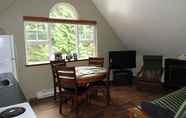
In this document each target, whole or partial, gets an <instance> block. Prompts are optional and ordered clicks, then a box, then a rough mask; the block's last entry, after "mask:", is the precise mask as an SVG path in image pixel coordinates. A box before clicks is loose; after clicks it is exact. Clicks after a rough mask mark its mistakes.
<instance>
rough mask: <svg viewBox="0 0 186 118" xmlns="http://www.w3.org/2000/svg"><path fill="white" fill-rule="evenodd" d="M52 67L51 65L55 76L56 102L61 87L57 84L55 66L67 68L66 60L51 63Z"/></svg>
mask: <svg viewBox="0 0 186 118" xmlns="http://www.w3.org/2000/svg"><path fill="white" fill-rule="evenodd" d="M50 65H51V68H52V75H53V86H54V99H55V100H56V98H57V90H59V86H58V84H57V83H58V82H57V74H56V70H55V66H56V65H60V66H66V62H65V60H61V61H50Z"/></svg>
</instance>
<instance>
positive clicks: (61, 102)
mask: <svg viewBox="0 0 186 118" xmlns="http://www.w3.org/2000/svg"><path fill="white" fill-rule="evenodd" d="M62 104H63V99H62V97H60V103H59V113H60V114H62Z"/></svg>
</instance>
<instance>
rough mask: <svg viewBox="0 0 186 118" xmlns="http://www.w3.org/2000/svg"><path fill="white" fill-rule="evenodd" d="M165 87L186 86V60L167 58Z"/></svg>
mask: <svg viewBox="0 0 186 118" xmlns="http://www.w3.org/2000/svg"><path fill="white" fill-rule="evenodd" d="M164 79H165V83H164V86H165V87H174V88H181V87H183V86H186V61H185V60H178V59H165V78H164Z"/></svg>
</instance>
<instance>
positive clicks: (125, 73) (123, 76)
mask: <svg viewBox="0 0 186 118" xmlns="http://www.w3.org/2000/svg"><path fill="white" fill-rule="evenodd" d="M112 71H113V84H114V85H132V84H133V81H132V80H133V78H134V77H133V73H132V71H131V70H128V69H112Z"/></svg>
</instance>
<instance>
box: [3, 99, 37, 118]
mask: <svg viewBox="0 0 186 118" xmlns="http://www.w3.org/2000/svg"><path fill="white" fill-rule="evenodd" d="M13 107H23V108H25V112H24V113H23V114H20V115H19V116H16V117H14V118H37V117H36V114H35V113H34V112H33V110H32V108H31V106H30V104H29V103H27V102H25V103H20V104H16V105H11V106H8V107H3V108H0V113H1V112H3V111H4V110H6V109H8V108H13Z"/></svg>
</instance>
